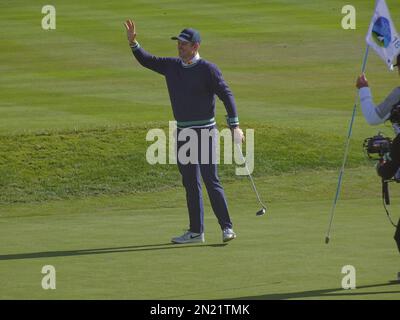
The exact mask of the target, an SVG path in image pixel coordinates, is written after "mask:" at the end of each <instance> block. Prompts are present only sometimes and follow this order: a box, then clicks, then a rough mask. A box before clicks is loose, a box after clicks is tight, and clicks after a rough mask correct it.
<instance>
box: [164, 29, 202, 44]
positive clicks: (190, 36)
mask: <svg viewBox="0 0 400 320" xmlns="http://www.w3.org/2000/svg"><path fill="white" fill-rule="evenodd" d="M171 39H172V40H181V41H189V42H199V43H200V41H201V38H200V33H199V32H198V31H197V30H195V29H192V28H186V29H183V30H182V31H181V33H180V34H179V36H176V37H172V38H171Z"/></svg>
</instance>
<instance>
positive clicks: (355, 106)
mask: <svg viewBox="0 0 400 320" xmlns="http://www.w3.org/2000/svg"><path fill="white" fill-rule="evenodd" d="M368 52H369V45H367V48H366V50H365V54H364V59H363V63H362V67H361V73H364V72H365V68H366V64H367V58H368ZM357 102H358V90H357V93H356V98H355V101H354V106H353V113H352V116H351V120H350V125H349V130H348V134H347V141H346V148H345V151H344V156H343V162H342V167H341V169H340V172H339V178H338V183H337V187H336V194H335V198H334V200H333V205H332V209H331V214H330V220H329V227H328V232H327V233H326V237H325V243H326V244H328V243H329V240H330V233H331V228H332V222H333V216H334V214H335V209H336V203H337V200H338V198H339V194H340V188H341V186H342V177H343V173H344V167H345V165H346V162H347V156H348V154H349V145H350V137H351V134H352V131H353V123H354V118H355V115H356V110H357Z"/></svg>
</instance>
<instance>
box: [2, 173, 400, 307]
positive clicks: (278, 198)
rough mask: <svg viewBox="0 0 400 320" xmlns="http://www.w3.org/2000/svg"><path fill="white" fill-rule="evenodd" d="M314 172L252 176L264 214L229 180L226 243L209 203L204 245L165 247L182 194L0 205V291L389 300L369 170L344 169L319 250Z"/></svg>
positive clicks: (384, 247)
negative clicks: (49, 287) (349, 272)
mask: <svg viewBox="0 0 400 320" xmlns="http://www.w3.org/2000/svg"><path fill="white" fill-rule="evenodd" d="M323 173H324V177H325V178H326V179H321V175H315V174H312V172H307V173H304V174H297V175H288V176H284V177H272V178H269V179H260V180H258V181H257V182H258V186H259V188H260V191H261V192H262V194H263V195H264V196H266V197H267V198H268V204H269V211H268V214H267V215H265V216H263V217H256V216H255V212H256V211H257V210H258V206H257V204H256V201H255V197H254V195H253V194H252V192H251V187H250V185H249V183H248V182H247V181H245V182H244V181H243V182H239V183H233V184H228V186H227V188H226V193H227V197H228V200H230V202H229V203H230V207H231V213H232V216H233V221H234V224H235V230H236V232H237V233H238V239H237V240H235V241H234V242H232V243H229V244H228V245H226V246H224V245H222V242H221V233H220V231H219V229H218V226H217V223H216V219H215V217H214V216H213V214H212V213H211V208H210V206H209V203H208V201H207V202H206V204H207V205H206V219H205V223H206V243H205V244H204V245H183V246H179V245H170V244H168V242H169V239H170V237H171V236H172V235H174V234H177V233H180V232H181V231H182V228H181V227H184V226H185V225H186V223H187V221H186V213H185V211H186V208H185V205H184V195H183V192H182V191H183V190H181V189H180V190H179V192H177V190H171V191H163V192H160V193H158V194H157V195H155V194H150V193H148V194H142V195H141V196H135V197H132V196H121V197H118V198H114V197H108V196H100V197H96V198H86V199H82V200H78V201H77V200H64V201H50V202H46V203H43V204H38V203H36V204H30V205H26V204H23V205H22V204H19V205H13V206H9V205H8V206H2V207H1V209H2V212H3V214H2V215H1V216H0V223H1V225H2V226H7V227H6V229H5V230H4V231H5V232H2V233H1V235H0V240H1V242H2V244H3V249H2V253H1V255H0V270H1V274H2V275H3V276H2V278H1V280H0V282H1V288H2V290H1V291H0V298H3V299H10V298H22V299H31V298H40V299H82V298H89V299H119V298H123V299H221V298H243V297H252V298H255V299H258V298H260V299H263V298H267V299H291V298H296V299H298V298H300V299H302V298H311V299H398V298H399V296H400V295H399V294H400V288H399V285H391V284H390V282H389V281H390V280H394V279H395V278H396V274H397V272H398V263H397V262H398V261H397V260H398V257H397V256H396V254H395V250H396V246H395V243H394V241H393V240H392V238H391V237H392V234H393V233H394V230H393V228H392V227H391V226H390V225H389V223H388V222H387V221H386V220H385V219H386V218H385V216H384V213H383V209H382V207H381V206H380V204H379V202H378V201H376V199H374V198H373V196H374V195H375V196H376V193H377V192H379V190H376V189H379V188H376V189H375V188H374V187H375V184H374V183H375V182H376V181H375V180H376V179H375V177H374V176H373V175H372V174H369V171H367V170H364V171H363V172H361V173H360V172H359V171H358V170H354V169H352V170H349V172H348V176H351V177H353V179H346V186H347V187H349V186H350V187H351V189H352V190H353V191H351V190H350V191H349V190H345V191H344V197H343V200H342V201H341V202H340V203H339V205H338V208H337V212H336V220H335V223H334V228H333V232H332V237H331V242H330V244H329V245H326V244H325V243H324V237H325V232H326V227H327V223H328V212H329V210H330V205H331V199H328V198H330V195H331V194H332V192H333V191H334V187H335V186H334V185H333V184H332V183H331V181H332V180H333V179H334V177H335V176H336V173H335V172H330V171H327V172H323ZM282 178H284V179H282ZM366 178H367V181H368V182H369V184H368V185H369V187H368V188H367V189H366V190H364V192H363V193H364V195H365V199H360V194H358V192H359V191H357V190H359V184H360V183H362V182H363V181H365V180H366ZM287 186H290V187H291V188H293V189H294V190H296V189H297V187H296V186H298V187H300V186H302V187H301V188H298V189H297V191H298V192H293V191H294V190H290V188H289V189H288V188H287ZM346 189H347V188H346ZM374 189H375V190H374ZM282 190H286V191H287V192H286V193H284V194H282ZM154 201H157V205H156V206H155V205H154ZM395 208H399V205H398V202H397V205H395ZM15 235H18V237H15ZM188 257H190V258H188ZM46 264H50V265H53V266H54V267H55V268H56V280H57V289H56V290H54V291H45V290H43V289H42V288H41V285H40V284H41V279H42V275H41V273H40V272H41V268H42V266H44V265H46ZM349 264H350V265H353V266H354V267H355V268H356V272H357V273H356V281H357V287H358V289H356V290H350V291H345V290H343V289H341V280H342V277H343V276H344V275H342V274H341V270H342V267H343V266H345V265H349ZM28 270H29V271H28ZM11 274H12V276H11ZM194 282H196V285H194V284H193V283H194ZM375 286H376V287H375Z"/></svg>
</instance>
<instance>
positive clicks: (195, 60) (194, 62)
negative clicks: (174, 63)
mask: <svg viewBox="0 0 400 320" xmlns="http://www.w3.org/2000/svg"><path fill="white" fill-rule="evenodd" d="M200 59H201V58H200V54H199V53H198V52H197V53H196V55H195V56H194V57H193V58H192V60H190V61H189V62H188V63H185V62H183V60H181V62H182V65H183V66H184V67H189V66H192V65H194V64H196V63H197V62H198V61H199V60H200Z"/></svg>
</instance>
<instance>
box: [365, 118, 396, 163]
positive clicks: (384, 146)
mask: <svg viewBox="0 0 400 320" xmlns="http://www.w3.org/2000/svg"><path fill="white" fill-rule="evenodd" d="M399 115H400V114H399ZM363 148H364V152H365V153H366V155H367V156H368V158H369V159H371V160H381V159H382V158H383V156H384V155H385V154H386V153H389V152H390V151H391V149H392V139H391V138H389V137H384V136H383V135H382V133H378V134H377V135H376V136H373V137H370V138H366V139H365V140H364V143H363ZM375 155H377V156H375Z"/></svg>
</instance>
